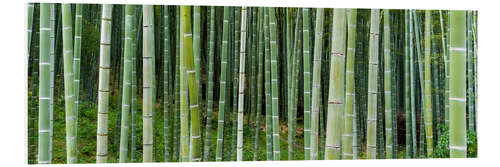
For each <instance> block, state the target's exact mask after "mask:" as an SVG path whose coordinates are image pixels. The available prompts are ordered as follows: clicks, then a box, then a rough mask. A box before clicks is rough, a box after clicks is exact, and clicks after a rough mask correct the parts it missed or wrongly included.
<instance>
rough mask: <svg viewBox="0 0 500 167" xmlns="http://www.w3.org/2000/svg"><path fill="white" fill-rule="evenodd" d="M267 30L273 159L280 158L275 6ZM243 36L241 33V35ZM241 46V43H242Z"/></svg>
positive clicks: (271, 10)
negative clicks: (268, 38)
mask: <svg viewBox="0 0 500 167" xmlns="http://www.w3.org/2000/svg"><path fill="white" fill-rule="evenodd" d="M269 26H270V27H269V30H270V31H269V32H270V38H271V41H270V43H271V45H270V48H271V52H270V53H271V90H272V94H271V96H272V99H271V100H272V124H273V160H275V161H279V160H280V137H279V97H278V46H277V43H276V40H277V26H276V14H275V8H269ZM242 36H243V35H242ZM242 46H243V45H242Z"/></svg>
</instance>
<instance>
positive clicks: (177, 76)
mask: <svg viewBox="0 0 500 167" xmlns="http://www.w3.org/2000/svg"><path fill="white" fill-rule="evenodd" d="M175 13H176V17H175V23H176V26H175V35H174V36H175V39H176V40H175V41H176V42H175V66H174V69H175V76H174V77H175V80H174V89H175V90H174V92H175V94H174V96H175V111H174V127H175V130H174V132H173V134H174V136H173V138H174V144H173V145H174V146H173V147H174V148H173V154H174V155H173V156H172V158H173V159H174V161H179V156H180V152H179V148H180V140H179V136H180V49H179V48H180V39H179V36H180V35H179V33H180V30H179V28H180V8H179V6H176V11H175Z"/></svg>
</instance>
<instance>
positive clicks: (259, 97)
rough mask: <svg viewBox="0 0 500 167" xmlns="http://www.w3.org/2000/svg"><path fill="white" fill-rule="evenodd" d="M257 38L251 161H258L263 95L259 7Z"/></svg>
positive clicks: (262, 16) (260, 14) (262, 47)
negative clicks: (255, 94) (255, 107)
mask: <svg viewBox="0 0 500 167" xmlns="http://www.w3.org/2000/svg"><path fill="white" fill-rule="evenodd" d="M258 22H259V25H258V26H259V28H258V29H259V32H258V33H259V34H258V35H259V38H258V44H259V46H258V49H257V51H258V53H257V56H258V58H257V61H258V71H257V80H256V81H257V114H256V118H255V119H256V120H255V124H256V127H255V136H254V137H255V138H254V154H253V160H254V161H258V152H259V138H260V135H259V130H260V114H261V113H262V93H263V91H262V90H263V87H262V86H263V85H262V83H263V82H262V79H263V76H262V74H263V70H264V69H263V68H264V65H263V61H264V8H263V7H260V8H259V18H258Z"/></svg>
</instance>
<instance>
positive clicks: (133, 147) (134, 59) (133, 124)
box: [130, 6, 142, 162]
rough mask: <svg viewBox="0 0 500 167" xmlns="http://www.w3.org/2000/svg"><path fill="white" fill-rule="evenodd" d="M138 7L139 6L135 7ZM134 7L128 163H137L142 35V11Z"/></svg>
mask: <svg viewBox="0 0 500 167" xmlns="http://www.w3.org/2000/svg"><path fill="white" fill-rule="evenodd" d="M137 7H139V6H137ZM137 7H136V15H137V14H138V15H139V17H135V18H134V19H133V20H134V21H133V24H134V29H133V31H132V32H133V34H134V39H133V43H132V50H133V52H132V53H134V54H135V55H133V56H132V88H131V90H132V102H131V103H132V105H131V106H130V108H131V110H132V111H131V114H132V116H131V119H132V120H131V122H130V124H131V127H130V129H131V139H130V161H131V162H136V161H137V157H136V140H137V136H136V129H135V128H136V100H137V99H136V93H137V92H136V91H137V67H136V66H137V42H138V40H139V35H142V34H139V32H138V27H139V26H142V24H140V23H141V22H140V21H141V20H142V11H141V10H139V9H140V8H139V9H137Z"/></svg>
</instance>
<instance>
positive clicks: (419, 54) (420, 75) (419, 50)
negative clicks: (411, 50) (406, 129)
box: [412, 10, 425, 158]
mask: <svg viewBox="0 0 500 167" xmlns="http://www.w3.org/2000/svg"><path fill="white" fill-rule="evenodd" d="M412 14H413V15H414V17H413V22H414V23H415V24H414V26H415V44H416V50H417V55H416V59H415V60H416V61H418V62H417V64H418V81H420V93H421V95H420V103H419V104H420V113H421V116H422V117H423V116H424V113H425V96H424V95H423V94H424V92H425V82H424V67H423V64H424V62H423V59H424V57H425V56H424V55H423V54H422V47H421V45H420V43H421V40H420V37H421V32H420V19H419V16H418V14H417V12H416V11H415V10H412ZM421 122H424V121H423V120H422V121H421ZM420 126H421V131H420V135H421V139H420V140H419V143H421V144H420V145H423V143H424V142H423V140H425V139H424V138H423V132H422V131H423V130H422V129H423V127H424V126H423V124H421V125H420ZM423 152H424V149H423V146H420V147H419V155H420V157H421V158H423V156H424V154H423Z"/></svg>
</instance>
